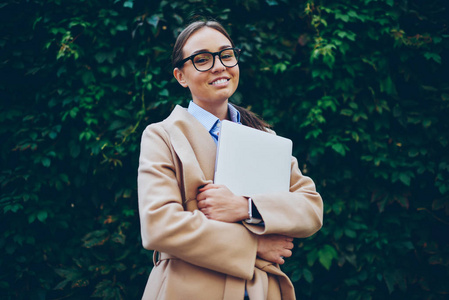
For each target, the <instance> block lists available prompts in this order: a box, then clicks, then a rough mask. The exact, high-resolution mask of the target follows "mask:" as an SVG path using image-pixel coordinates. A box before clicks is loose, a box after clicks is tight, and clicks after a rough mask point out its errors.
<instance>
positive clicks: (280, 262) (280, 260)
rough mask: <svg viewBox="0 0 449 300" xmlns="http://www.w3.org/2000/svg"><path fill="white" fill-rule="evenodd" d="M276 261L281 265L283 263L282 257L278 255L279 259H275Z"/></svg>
mask: <svg viewBox="0 0 449 300" xmlns="http://www.w3.org/2000/svg"><path fill="white" fill-rule="evenodd" d="M277 263H278V264H280V265H283V264H284V263H285V260H284V258H283V257H282V256H281V257H279V259H278V260H277Z"/></svg>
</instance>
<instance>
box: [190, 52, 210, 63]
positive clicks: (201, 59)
mask: <svg viewBox="0 0 449 300" xmlns="http://www.w3.org/2000/svg"><path fill="white" fill-rule="evenodd" d="M210 59H211V55H210V54H208V53H201V54H198V55H197V56H195V57H194V58H193V62H194V63H195V64H196V65H202V64H207V63H208V62H209V61H210Z"/></svg>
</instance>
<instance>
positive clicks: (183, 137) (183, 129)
mask: <svg viewBox="0 0 449 300" xmlns="http://www.w3.org/2000/svg"><path fill="white" fill-rule="evenodd" d="M165 122H166V126H167V127H168V128H167V129H168V130H169V132H170V135H171V142H172V144H173V147H174V148H175V151H176V153H177V154H178V156H180V159H181V162H182V163H183V165H184V164H188V165H189V166H190V167H192V168H194V165H195V162H197V164H199V167H200V169H201V170H202V173H203V174H204V180H213V178H214V171H215V156H216V152H217V146H216V145H215V142H214V141H213V139H212V137H211V136H210V134H209V132H208V131H207V130H206V128H205V127H204V126H203V125H202V124H201V123H200V122H199V121H198V120H197V119H196V118H195V117H194V116H192V115H191V114H190V113H189V112H188V111H187V109H186V108H183V107H181V106H179V105H177V106H176V107H175V109H174V110H173V111H172V113H171V114H170V116H169V117H168V118H167V119H166V120H165ZM192 154H193V155H192Z"/></svg>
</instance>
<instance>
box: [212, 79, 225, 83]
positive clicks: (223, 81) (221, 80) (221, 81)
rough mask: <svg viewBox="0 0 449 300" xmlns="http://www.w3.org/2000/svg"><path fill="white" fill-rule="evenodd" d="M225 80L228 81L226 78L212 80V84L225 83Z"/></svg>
mask: <svg viewBox="0 0 449 300" xmlns="http://www.w3.org/2000/svg"><path fill="white" fill-rule="evenodd" d="M227 81H228V80H227V79H220V80H217V81H214V82H212V84H222V83H225V82H227Z"/></svg>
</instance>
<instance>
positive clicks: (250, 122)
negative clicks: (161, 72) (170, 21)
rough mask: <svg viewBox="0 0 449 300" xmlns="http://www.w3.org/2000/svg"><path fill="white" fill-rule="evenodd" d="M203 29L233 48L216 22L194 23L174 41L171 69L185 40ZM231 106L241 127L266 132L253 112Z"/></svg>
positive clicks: (179, 56) (175, 64)
mask: <svg viewBox="0 0 449 300" xmlns="http://www.w3.org/2000/svg"><path fill="white" fill-rule="evenodd" d="M204 27H209V28H212V29H215V30H217V31H218V32H220V33H221V34H223V35H224V36H225V37H226V38H227V39H228V40H229V41H230V42H231V45H232V47H235V45H234V42H233V41H232V39H231V37H230V36H229V34H228V32H227V31H226V29H224V27H223V26H222V25H221V24H220V23H218V22H217V21H213V20H207V21H195V22H193V23H191V24H190V25H189V26H187V27H186V28H184V30H183V31H182V32H181V33H180V34H179V35H178V38H177V39H176V42H175V45H174V47H173V53H172V66H173V68H176V66H177V65H178V63H179V62H180V61H181V60H183V59H184V52H183V48H184V45H185V44H186V42H187V40H188V39H189V38H190V36H191V35H192V34H194V33H195V32H196V31H198V30H200V29H201V28H204ZM232 105H233V106H234V107H235V108H236V109H237V110H238V111H239V113H240V121H241V123H242V124H243V125H246V126H249V127H253V128H256V129H259V130H262V131H267V129H268V128H269V127H270V126H269V125H268V124H267V123H265V122H264V121H263V120H261V119H259V118H258V117H257V116H256V115H255V114H254V113H253V112H251V111H249V110H248V109H246V108H243V107H241V106H237V105H235V104H232Z"/></svg>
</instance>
